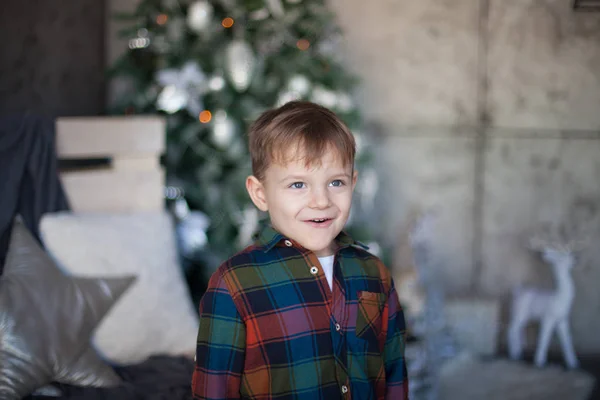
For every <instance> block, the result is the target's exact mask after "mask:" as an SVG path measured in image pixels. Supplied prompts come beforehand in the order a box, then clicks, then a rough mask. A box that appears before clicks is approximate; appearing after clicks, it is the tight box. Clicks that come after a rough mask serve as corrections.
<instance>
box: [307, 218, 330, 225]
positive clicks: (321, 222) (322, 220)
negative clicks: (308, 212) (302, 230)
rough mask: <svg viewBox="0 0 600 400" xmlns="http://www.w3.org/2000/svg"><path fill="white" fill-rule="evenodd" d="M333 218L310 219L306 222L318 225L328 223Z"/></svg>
mask: <svg viewBox="0 0 600 400" xmlns="http://www.w3.org/2000/svg"><path fill="white" fill-rule="evenodd" d="M332 219H333V218H315V219H308V220H306V222H314V223H316V224H324V223H326V222H329V221H331V220H332Z"/></svg>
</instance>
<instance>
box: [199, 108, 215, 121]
mask: <svg viewBox="0 0 600 400" xmlns="http://www.w3.org/2000/svg"><path fill="white" fill-rule="evenodd" d="M198 119H199V120H200V122H202V123H203V124H206V123H208V122H210V120H211V119H212V114H211V112H210V111H208V110H204V111H202V112H201V113H200V115H199V116H198Z"/></svg>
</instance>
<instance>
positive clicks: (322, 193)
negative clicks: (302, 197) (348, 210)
mask: <svg viewBox="0 0 600 400" xmlns="http://www.w3.org/2000/svg"><path fill="white" fill-rule="evenodd" d="M328 206H329V196H328V193H327V190H322V189H317V190H313V191H312V196H311V202H310V207H312V208H327V207H328Z"/></svg>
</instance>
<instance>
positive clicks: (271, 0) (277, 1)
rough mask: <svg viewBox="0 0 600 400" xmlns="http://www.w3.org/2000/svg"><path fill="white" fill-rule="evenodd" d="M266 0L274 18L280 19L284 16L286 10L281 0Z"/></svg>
mask: <svg viewBox="0 0 600 400" xmlns="http://www.w3.org/2000/svg"><path fill="white" fill-rule="evenodd" d="M265 2H266V3H267V7H268V8H269V11H270V12H271V15H272V16H273V17H274V18H276V19H278V18H281V17H283V15H284V14H285V11H284V9H283V4H281V0H266V1H265Z"/></svg>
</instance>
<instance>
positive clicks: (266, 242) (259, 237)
mask: <svg viewBox="0 0 600 400" xmlns="http://www.w3.org/2000/svg"><path fill="white" fill-rule="evenodd" d="M287 240H289V241H290V242H292V243H293V245H294V246H295V247H299V245H298V243H296V242H295V241H294V240H292V239H288V238H287V237H285V236H284V235H283V234H281V233H280V232H278V231H277V230H276V229H275V228H273V226H272V225H271V224H265V225H264V226H263V227H262V228H261V229H260V230H259V231H258V232H257V233H256V234H255V235H254V244H255V245H256V246H257V247H260V248H262V250H263V251H264V252H265V253H266V252H268V251H269V250H271V249H272V248H273V247H275V246H277V245H283V246H285V242H286V241H287ZM335 241H336V242H337V244H338V246H339V248H340V249H341V248H344V247H348V246H352V245H356V246H359V247H362V248H364V249H365V250H366V249H368V248H369V247H368V246H366V245H365V244H363V243H361V242H359V241H357V240H354V239H352V237H351V236H350V235H349V234H348V233H346V232H345V231H341V232H340V233H339V234H338V235H337V237H336V238H335Z"/></svg>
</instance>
